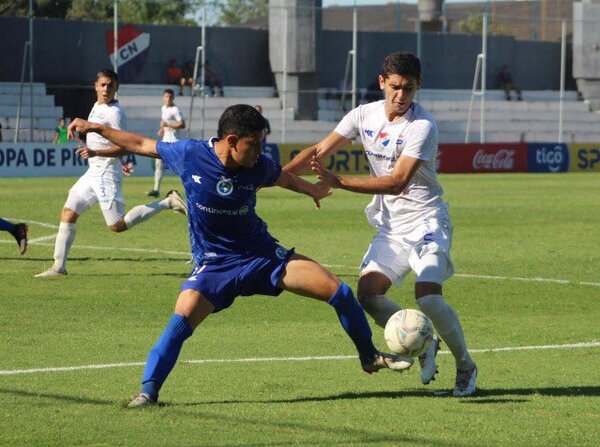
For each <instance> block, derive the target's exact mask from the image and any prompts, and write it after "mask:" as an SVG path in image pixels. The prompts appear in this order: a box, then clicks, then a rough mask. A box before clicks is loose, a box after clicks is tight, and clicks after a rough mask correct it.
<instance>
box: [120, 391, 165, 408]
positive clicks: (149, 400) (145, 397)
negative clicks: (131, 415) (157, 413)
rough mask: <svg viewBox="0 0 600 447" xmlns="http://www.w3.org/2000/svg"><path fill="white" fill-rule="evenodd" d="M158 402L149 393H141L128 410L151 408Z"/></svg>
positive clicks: (128, 406)
mask: <svg viewBox="0 0 600 447" xmlns="http://www.w3.org/2000/svg"><path fill="white" fill-rule="evenodd" d="M157 403H158V401H157V400H156V399H155V398H153V397H152V396H150V395H149V394H147V393H140V394H138V395H137V396H135V397H134V398H133V400H132V401H131V402H129V405H127V408H141V407H151V406H153V405H156V404H157Z"/></svg>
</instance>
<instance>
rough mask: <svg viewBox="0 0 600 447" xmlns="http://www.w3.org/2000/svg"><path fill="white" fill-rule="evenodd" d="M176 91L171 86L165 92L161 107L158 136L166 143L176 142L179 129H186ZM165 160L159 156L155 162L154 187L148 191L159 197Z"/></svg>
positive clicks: (151, 194)
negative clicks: (178, 105)
mask: <svg viewBox="0 0 600 447" xmlns="http://www.w3.org/2000/svg"><path fill="white" fill-rule="evenodd" d="M174 98H175V92H173V90H171V89H170V88H168V89H166V90H165V91H164V92H163V106H162V108H161V109H160V130H159V131H158V136H159V137H162V141H164V142H165V143H175V142H176V141H179V139H178V138H177V130H178V129H185V121H184V120H183V118H182V115H181V112H180V111H179V107H177V106H176V105H175V102H174ZM163 171H164V168H163V161H162V160H161V159H160V158H157V159H156V161H155V162H154V188H153V189H151V190H150V191H148V193H147V194H148V195H149V196H150V197H158V196H159V195H160V181H161V180H162V176H163Z"/></svg>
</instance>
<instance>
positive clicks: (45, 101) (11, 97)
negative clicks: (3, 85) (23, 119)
mask: <svg viewBox="0 0 600 447" xmlns="http://www.w3.org/2000/svg"><path fill="white" fill-rule="evenodd" d="M29 102H30V101H29V90H28V91H27V94H25V92H24V93H23V101H22V103H21V106H22V107H23V108H25V107H29ZM18 105H19V93H16V94H15V93H8V94H7V93H2V92H0V106H9V107H17V106H18ZM33 105H34V107H37V106H53V105H54V95H45V94H39V95H38V94H36V93H34V94H33Z"/></svg>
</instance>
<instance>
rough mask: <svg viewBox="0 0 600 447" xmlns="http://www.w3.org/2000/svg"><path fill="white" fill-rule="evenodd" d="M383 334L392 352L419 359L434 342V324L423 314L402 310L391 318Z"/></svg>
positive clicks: (412, 310)
mask: <svg viewBox="0 0 600 447" xmlns="http://www.w3.org/2000/svg"><path fill="white" fill-rule="evenodd" d="M383 334H384V337H385V341H386V343H387V345H388V348H390V350H391V351H392V352H394V353H396V354H399V355H404V356H407V357H417V356H419V355H421V354H423V353H424V352H425V351H427V348H428V347H429V345H430V344H431V342H432V341H433V324H432V323H431V320H430V319H429V318H427V316H426V315H425V314H424V313H423V312H419V311H418V310H415V309H402V310H400V311H398V312H396V313H395V314H394V315H392V316H391V317H390V319H389V320H388V322H387V324H386V325H385V330H384V332H383Z"/></svg>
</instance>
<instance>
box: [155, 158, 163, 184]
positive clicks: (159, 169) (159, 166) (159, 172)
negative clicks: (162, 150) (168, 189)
mask: <svg viewBox="0 0 600 447" xmlns="http://www.w3.org/2000/svg"><path fill="white" fill-rule="evenodd" d="M154 163H155V165H154V191H160V181H161V180H162V176H163V161H162V160H161V159H160V158H157V159H156V160H155V161H154Z"/></svg>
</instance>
